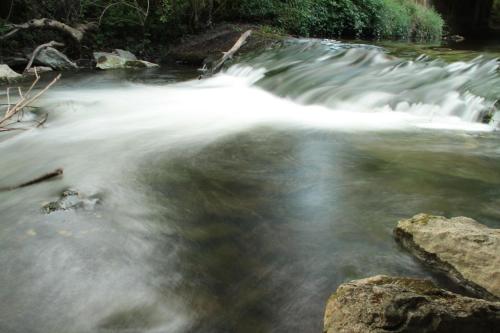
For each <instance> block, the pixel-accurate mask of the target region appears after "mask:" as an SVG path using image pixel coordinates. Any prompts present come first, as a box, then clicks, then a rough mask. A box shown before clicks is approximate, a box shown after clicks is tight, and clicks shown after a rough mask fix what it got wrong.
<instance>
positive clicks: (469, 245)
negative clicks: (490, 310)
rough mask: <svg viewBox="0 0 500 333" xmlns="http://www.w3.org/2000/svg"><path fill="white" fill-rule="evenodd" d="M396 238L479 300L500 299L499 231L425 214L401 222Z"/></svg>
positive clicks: (472, 222) (474, 223) (468, 219)
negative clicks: (479, 298)
mask: <svg viewBox="0 0 500 333" xmlns="http://www.w3.org/2000/svg"><path fill="white" fill-rule="evenodd" d="M394 237H395V238H396V240H397V241H398V242H399V243H400V244H401V245H402V246H403V247H405V248H406V249H408V250H409V251H410V252H411V253H412V254H413V255H415V256H416V257H417V258H419V259H420V260H422V261H423V262H425V263H426V264H429V265H430V266H432V267H433V268H435V269H437V270H439V271H441V272H444V273H445V274H446V275H447V276H448V277H450V278H451V279H452V280H453V281H455V282H457V283H459V284H460V285H462V286H464V287H466V288H467V289H468V290H470V291H471V292H473V293H474V294H475V295H478V296H479V297H483V298H486V299H490V300H496V301H498V300H500V230H499V229H490V228H488V227H486V226H484V225H482V224H480V223H478V222H476V221H475V220H473V219H470V218H467V217H455V218H452V219H447V218H445V217H441V216H430V215H426V214H420V215H416V216H414V217H413V218H411V219H408V220H402V221H399V223H398V225H397V227H396V229H395V230H394Z"/></svg>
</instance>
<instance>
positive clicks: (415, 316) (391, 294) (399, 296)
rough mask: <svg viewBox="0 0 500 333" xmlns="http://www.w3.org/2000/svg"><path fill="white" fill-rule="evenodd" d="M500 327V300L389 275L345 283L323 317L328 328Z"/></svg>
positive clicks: (404, 331)
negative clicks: (478, 296)
mask: <svg viewBox="0 0 500 333" xmlns="http://www.w3.org/2000/svg"><path fill="white" fill-rule="evenodd" d="M499 328H500V303H499V302H490V301H486V300H480V299H474V298H468V297H465V296H460V295H457V294H453V293H451V292H448V291H445V290H442V289H438V288H436V286H434V284H433V283H432V282H431V281H428V280H422V279H411V278H398V277H389V276H375V277H371V278H367V279H363V280H357V281H352V282H350V283H345V284H343V285H341V286H340V287H339V288H338V289H337V291H336V293H335V294H333V295H332V296H331V297H330V299H329V300H328V304H327V307H326V311H325V318H324V332H325V333H383V332H400V333H410V332H411V333H433V332H435V333H438V332H439V333H443V332H450V333H451V332H453V333H477V332H483V333H486V332H490V333H493V332H499Z"/></svg>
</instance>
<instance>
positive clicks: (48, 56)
mask: <svg viewBox="0 0 500 333" xmlns="http://www.w3.org/2000/svg"><path fill="white" fill-rule="evenodd" d="M36 60H37V62H39V63H41V64H43V65H44V66H48V67H50V68H53V69H55V70H60V71H62V70H71V69H78V66H77V65H76V64H75V63H74V62H73V61H71V60H69V58H68V57H67V56H66V55H65V54H63V53H62V52H60V51H58V50H56V49H55V48H53V47H47V48H45V49H43V50H41V51H40V52H39V53H38V55H37V56H36Z"/></svg>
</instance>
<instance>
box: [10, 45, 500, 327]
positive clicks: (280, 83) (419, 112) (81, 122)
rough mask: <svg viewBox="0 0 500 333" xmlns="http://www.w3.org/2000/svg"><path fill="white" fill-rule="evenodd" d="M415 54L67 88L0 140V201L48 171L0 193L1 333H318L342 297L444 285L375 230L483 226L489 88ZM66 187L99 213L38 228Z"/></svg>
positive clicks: (99, 77)
mask: <svg viewBox="0 0 500 333" xmlns="http://www.w3.org/2000/svg"><path fill="white" fill-rule="evenodd" d="M420 51H422V49H421V48H418V47H417V46H408V45H406V46H404V45H403V46H402V45H400V44H398V45H394V44H385V45H379V46H370V45H364V44H356V43H340V42H334V41H311V40H297V41H293V42H290V43H287V45H285V46H283V47H281V48H278V49H275V50H269V51H265V52H260V53H258V54H254V55H250V56H247V57H245V58H244V59H242V60H241V61H240V62H239V63H237V64H235V65H233V66H231V67H230V68H229V69H227V70H226V71H225V72H224V73H221V74H219V75H216V76H215V77H212V78H209V79H204V80H196V76H197V73H196V71H195V70H193V69H190V68H164V69H161V70H150V71H139V72H135V71H132V72H130V71H129V72H124V71H114V72H94V73H85V72H80V73H75V74H67V75H66V74H65V75H64V77H63V79H62V80H61V81H60V82H59V83H58V84H57V85H56V86H54V88H52V89H51V90H50V91H49V92H48V93H47V94H46V95H44V97H43V99H41V100H40V101H39V102H38V106H40V107H41V108H42V109H43V110H46V111H48V112H49V113H50V116H49V120H48V122H47V125H46V128H40V129H33V130H30V131H25V132H22V133H20V134H17V135H15V136H12V135H11V134H8V135H9V136H8V137H7V136H4V138H0V156H1V158H0V172H1V182H0V187H2V186H8V185H12V184H17V183H22V182H23V181H26V180H29V179H32V178H34V177H36V176H39V175H41V174H44V173H46V172H48V171H51V170H53V169H55V168H57V167H63V168H64V177H63V178H62V179H60V180H54V181H50V182H46V183H43V184H39V185H36V186H31V187H27V188H23V189H18V190H15V191H10V192H0V212H1V213H0V214H1V215H0V267H1V269H0V286H1V288H0V331H1V332H6V333H10V332H12V333H14V332H19V333H27V332H28V333H29V332H52V333H58V332H64V333H73V332H74V333H85V332H121V333H128V332H162V333H163V332H173V333H177V332H204V333H205V332H206V333H210V332H214V333H215V332H240V333H244V332H321V329H322V317H323V310H324V305H325V303H326V300H327V299H328V297H329V295H330V294H331V293H332V292H334V291H335V289H336V288H337V286H338V285H339V284H340V283H342V282H346V281H349V280H352V279H357V278H362V277H367V276H371V275H376V274H388V275H405V276H417V277H428V278H432V279H434V280H435V281H437V282H438V283H442V284H446V282H445V281H443V280H442V279H441V278H440V277H439V276H436V275H434V274H433V273H432V272H430V271H429V270H428V269H427V268H426V267H424V266H422V265H421V264H420V263H418V262H417V261H415V260H414V259H413V258H412V256H410V255H409V254H407V253H406V252H405V251H403V250H402V249H400V248H399V247H398V246H397V245H396V244H395V242H394V240H393V237H392V229H393V228H394V226H395V225H396V223H397V221H398V220H399V219H402V218H407V217H410V216H413V215H415V214H417V213H421V212H427V213H432V214H437V215H444V216H448V217H451V216H460V215H465V216H469V217H472V218H475V219H477V220H478V221H480V222H482V223H484V224H487V225H489V226H491V227H500V186H499V184H500V168H499V165H500V134H499V132H498V131H496V129H497V127H498V124H497V123H498V120H499V119H493V120H492V121H491V122H490V124H485V123H483V119H484V117H485V115H486V114H487V113H489V112H490V111H491V110H492V109H493V108H494V105H495V102H496V100H497V99H499V97H500V75H499V70H498V62H496V61H495V60H494V58H495V57H496V56H497V55H496V54H495V53H494V52H489V51H484V52H482V51H480V52H477V51H474V52H473V51H470V52H469V51H467V52H466V51H456V50H447V49H437V51H436V52H437V53H439V54H435V53H434V54H432V55H431V56H428V57H425V56H419V55H420ZM478 54H483V56H482V57H481V58H476V56H477V55H478ZM441 55H444V56H443V57H441ZM447 55H453V59H449V58H446V56H447ZM457 57H458V58H459V59H457ZM68 188H74V189H77V190H78V191H80V192H81V193H83V194H85V195H88V196H96V197H98V198H100V204H99V205H97V206H96V207H95V208H92V209H79V210H74V211H73V210H70V211H58V212H54V213H51V214H45V213H43V212H42V211H41V207H42V205H43V204H44V203H47V202H49V201H53V200H56V199H57V198H58V197H59V195H60V193H61V192H62V191H64V190H65V189H68Z"/></svg>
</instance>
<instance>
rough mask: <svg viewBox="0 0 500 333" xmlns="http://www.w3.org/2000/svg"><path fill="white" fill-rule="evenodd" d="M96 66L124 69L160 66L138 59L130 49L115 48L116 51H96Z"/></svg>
mask: <svg viewBox="0 0 500 333" xmlns="http://www.w3.org/2000/svg"><path fill="white" fill-rule="evenodd" d="M94 59H95V61H96V67H97V68H99V69H124V68H154V67H159V65H157V64H153V63H152V62H148V61H144V60H137V58H136V57H135V56H134V55H133V54H132V53H131V52H128V51H123V50H115V52H114V53H108V52H94Z"/></svg>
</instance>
